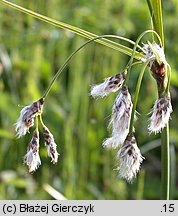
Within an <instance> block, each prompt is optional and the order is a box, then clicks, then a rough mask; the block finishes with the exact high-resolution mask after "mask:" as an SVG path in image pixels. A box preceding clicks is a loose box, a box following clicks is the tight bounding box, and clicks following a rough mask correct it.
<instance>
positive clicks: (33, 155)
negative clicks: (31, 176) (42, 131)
mask: <svg viewBox="0 0 178 216" xmlns="http://www.w3.org/2000/svg"><path fill="white" fill-rule="evenodd" d="M24 163H26V164H27V166H28V167H29V172H30V173H31V172H34V171H35V170H37V169H38V167H39V166H40V165H41V160H40V156H39V132H38V130H35V131H34V133H33V136H32V139H31V141H30V143H29V146H28V149H27V154H26V155H25V157H24Z"/></svg>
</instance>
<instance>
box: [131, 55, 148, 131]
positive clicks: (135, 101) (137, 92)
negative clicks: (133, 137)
mask: <svg viewBox="0 0 178 216" xmlns="http://www.w3.org/2000/svg"><path fill="white" fill-rule="evenodd" d="M149 62H150V59H149V60H147V61H146V62H145V63H144V65H143V67H142V70H141V72H140V75H139V78H138V81H137V87H136V90H135V95H134V100H133V108H132V114H131V119H130V127H129V133H131V132H133V125H134V115H135V110H136V106H137V101H138V96H139V92H140V87H141V83H142V79H143V75H144V72H145V70H146V67H147V65H148V63H149Z"/></svg>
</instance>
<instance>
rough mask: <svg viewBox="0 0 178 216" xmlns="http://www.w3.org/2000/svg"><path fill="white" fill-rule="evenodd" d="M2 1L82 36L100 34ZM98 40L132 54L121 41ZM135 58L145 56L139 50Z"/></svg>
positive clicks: (1, 0)
mask: <svg viewBox="0 0 178 216" xmlns="http://www.w3.org/2000/svg"><path fill="white" fill-rule="evenodd" d="M0 2H1V3H4V4H5V5H8V6H10V7H13V8H14V9H17V10H19V11H21V12H23V13H26V14H28V15H30V16H32V17H35V18H37V19H40V20H42V21H44V22H47V23H49V24H52V25H54V26H57V27H59V28H62V29H66V30H69V31H71V32H74V33H76V34H78V35H80V36H82V37H85V38H87V39H93V38H95V37H97V36H98V35H96V34H93V33H91V32H88V31H85V30H83V29H80V28H78V27H75V26H72V25H69V24H67V23H63V22H60V21H57V20H55V19H51V18H49V17H46V16H44V15H41V14H39V13H35V12H34V11H31V10H28V9H26V8H23V7H21V6H18V5H16V4H14V3H12V2H9V1H6V0H0ZM96 42H98V43H100V44H102V45H105V46H107V47H110V48H112V49H115V50H117V51H120V52H122V53H124V54H126V55H129V56H131V55H132V49H130V48H128V47H127V46H124V45H121V44H119V43H116V42H114V41H111V40H108V39H98V40H96ZM134 58H135V59H138V60H142V59H144V56H143V55H142V54H141V53H139V52H135V56H134Z"/></svg>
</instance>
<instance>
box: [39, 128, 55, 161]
mask: <svg viewBox="0 0 178 216" xmlns="http://www.w3.org/2000/svg"><path fill="white" fill-rule="evenodd" d="M43 134H44V140H45V145H46V147H47V153H48V156H49V157H51V162H52V163H53V164H55V163H57V161H58V156H59V153H58V152H57V149H56V147H57V145H56V143H55V141H54V137H53V135H52V133H51V132H50V131H49V129H48V128H47V127H43Z"/></svg>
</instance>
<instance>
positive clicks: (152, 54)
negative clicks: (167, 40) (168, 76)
mask: <svg viewBox="0 0 178 216" xmlns="http://www.w3.org/2000/svg"><path fill="white" fill-rule="evenodd" d="M143 50H144V54H145V58H146V60H148V59H150V60H151V61H150V63H149V66H150V68H151V67H152V64H153V63H154V62H155V61H156V62H157V63H158V64H159V65H162V64H164V65H166V64H167V61H166V58H165V54H164V50H163V48H162V47H160V46H159V45H158V44H156V43H152V44H144V46H143Z"/></svg>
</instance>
